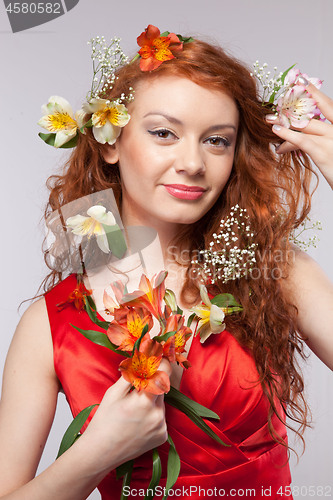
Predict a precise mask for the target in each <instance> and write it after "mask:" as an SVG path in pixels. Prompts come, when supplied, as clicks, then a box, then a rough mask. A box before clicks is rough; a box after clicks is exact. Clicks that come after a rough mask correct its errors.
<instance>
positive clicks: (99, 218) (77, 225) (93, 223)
mask: <svg viewBox="0 0 333 500" xmlns="http://www.w3.org/2000/svg"><path fill="white" fill-rule="evenodd" d="M87 215H88V216H89V217H85V216H84V215H74V216H73V217H69V218H68V219H67V220H66V225H67V227H68V228H69V229H71V230H72V233H74V234H77V235H79V236H88V238H91V236H93V235H95V236H96V241H97V245H98V246H99V248H100V249H101V250H102V252H104V253H110V248H109V243H108V239H107V236H106V233H105V230H104V227H103V225H105V226H114V225H115V224H116V219H115V218H114V215H113V213H112V212H107V211H106V208H105V207H103V206H102V205H94V206H93V207H90V208H89V210H87Z"/></svg>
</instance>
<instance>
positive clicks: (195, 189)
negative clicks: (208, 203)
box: [164, 184, 206, 200]
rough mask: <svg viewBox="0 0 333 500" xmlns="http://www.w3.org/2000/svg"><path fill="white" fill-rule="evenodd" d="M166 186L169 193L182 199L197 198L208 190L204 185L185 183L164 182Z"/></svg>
mask: <svg viewBox="0 0 333 500" xmlns="http://www.w3.org/2000/svg"><path fill="white" fill-rule="evenodd" d="M164 187H165V189H166V190H167V191H168V193H169V194H171V195H172V196H174V197H175V198H180V199H182V200H197V199H198V198H200V197H201V196H202V195H203V194H204V192H205V191H206V189H205V188H203V187H200V186H186V185H185V184H164Z"/></svg>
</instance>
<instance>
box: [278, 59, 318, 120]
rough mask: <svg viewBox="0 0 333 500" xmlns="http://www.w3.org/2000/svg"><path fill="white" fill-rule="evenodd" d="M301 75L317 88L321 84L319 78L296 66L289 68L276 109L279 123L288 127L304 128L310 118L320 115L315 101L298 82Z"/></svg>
mask: <svg viewBox="0 0 333 500" xmlns="http://www.w3.org/2000/svg"><path fill="white" fill-rule="evenodd" d="M300 77H303V78H305V79H306V80H308V81H309V82H310V83H312V84H313V85H314V86H315V87H317V89H319V88H320V87H321V85H322V83H323V82H322V81H321V80H319V78H310V77H309V76H308V75H307V74H306V73H301V71H300V70H299V69H298V68H291V69H290V70H289V72H288V73H287V75H286V77H285V79H284V87H285V89H286V90H285V92H284V94H283V95H282V96H281V97H280V99H279V100H278V103H277V107H276V110H277V112H278V116H279V118H280V121H281V124H282V125H283V126H284V127H286V128H290V126H293V127H297V128H304V127H306V126H307V124H308V123H309V121H310V120H311V118H313V117H315V116H320V114H321V112H320V109H319V108H318V107H317V102H316V101H315V100H314V99H313V98H312V97H311V95H310V94H309V93H308V92H307V90H306V87H305V86H304V85H302V84H301V83H300V82H299V78H300Z"/></svg>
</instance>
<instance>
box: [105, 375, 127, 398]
mask: <svg viewBox="0 0 333 500" xmlns="http://www.w3.org/2000/svg"><path fill="white" fill-rule="evenodd" d="M131 387H132V384H130V382H127V380H125V379H124V377H122V376H120V378H119V379H118V380H117V382H115V383H114V384H113V385H112V386H111V387H109V389H108V391H109V392H110V393H111V394H112V396H113V397H114V399H115V400H116V399H121V398H123V397H124V396H126V395H127V394H128V393H129V391H130V389H131Z"/></svg>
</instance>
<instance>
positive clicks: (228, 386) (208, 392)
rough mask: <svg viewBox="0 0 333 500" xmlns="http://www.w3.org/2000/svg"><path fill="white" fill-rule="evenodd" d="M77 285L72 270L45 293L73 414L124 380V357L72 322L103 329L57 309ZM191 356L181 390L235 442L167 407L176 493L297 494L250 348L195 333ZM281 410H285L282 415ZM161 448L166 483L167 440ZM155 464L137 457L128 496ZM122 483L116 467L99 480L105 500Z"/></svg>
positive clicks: (227, 337) (224, 336)
mask: <svg viewBox="0 0 333 500" xmlns="http://www.w3.org/2000/svg"><path fill="white" fill-rule="evenodd" d="M75 287H76V276H75V275H71V276H69V277H68V278H67V279H65V280H64V281H62V282H61V283H59V284H58V285H57V286H56V287H55V288H53V289H52V290H51V291H49V292H48V293H47V294H46V295H45V300H46V305H47V310H48V315H49V321H50V325H51V332H52V338H53V347H54V365H55V370H56V373H57V376H58V378H59V380H60V382H61V385H62V388H63V390H64V393H65V395H66V398H67V401H68V403H69V405H70V408H71V411H72V414H73V416H76V415H77V414H78V413H79V412H80V411H81V410H82V409H83V408H85V407H87V406H89V405H92V404H94V403H98V402H100V401H101V399H102V397H103V395H104V393H105V391H106V390H107V388H108V387H109V386H110V385H112V384H113V383H114V382H115V381H116V380H117V379H118V378H119V371H118V366H119V363H120V362H121V361H122V360H123V359H124V358H123V357H122V356H121V355H118V354H116V353H114V352H113V351H110V350H109V349H107V348H105V347H102V346H98V345H96V344H94V343H93V342H91V341H90V340H88V339H86V338H85V337H84V336H83V335H82V334H81V333H79V332H78V331H77V330H75V329H74V328H73V327H72V326H71V325H70V324H72V325H75V326H78V327H80V328H82V329H87V330H89V329H99V328H98V327H97V326H96V325H94V324H93V323H92V321H91V320H90V318H89V316H88V314H87V313H86V311H77V310H76V309H75V307H74V306H73V304H70V305H69V306H68V307H66V308H64V309H63V310H61V311H60V310H59V309H58V308H57V304H58V303H60V302H62V301H64V300H66V299H67V297H68V295H69V294H70V293H71V292H72V290H74V288H75ZM101 331H102V330H101ZM188 359H189V360H190V361H191V364H192V367H191V368H189V369H188V370H185V371H184V373H183V377H182V380H181V386H180V390H181V391H182V392H183V393H184V394H186V395H187V396H189V397H190V398H192V399H194V400H195V401H197V402H198V403H200V404H202V405H204V406H206V407H208V408H210V409H211V410H213V411H215V412H216V413H217V414H218V415H219V416H220V421H212V422H208V421H207V423H209V425H210V426H211V427H212V428H213V430H214V431H215V432H216V434H218V435H219V436H220V437H221V439H222V440H223V441H224V442H226V443H228V444H230V445H231V446H230V447H225V446H222V445H220V444H218V443H217V442H216V441H214V440H213V439H211V438H210V437H209V436H207V435H206V434H205V433H204V432H203V431H202V430H200V429H199V428H198V427H197V426H196V425H195V424H193V423H192V421H191V420H190V419H189V418H188V417H187V416H185V415H184V414H183V413H181V412H180V411H179V410H177V409H175V408H173V407H170V406H169V405H166V415H167V417H166V418H167V422H168V430H169V434H170V435H171V437H172V439H173V441H174V443H175V446H176V449H177V451H178V453H179V455H180V459H181V471H180V476H179V479H178V481H177V482H176V484H175V486H174V487H173V490H174V492H173V496H174V497H177V498H191V499H192V500H198V499H199V498H200V499H201V498H202V497H209V498H220V497H223V496H225V497H227V496H229V497H232V498H244V497H245V498H248V497H252V498H267V497H268V498H270V499H271V500H272V499H281V498H289V499H291V498H292V497H291V496H288V494H287V493H288V492H287V490H288V486H289V485H290V482H291V477H290V470H289V464H288V454H287V450H286V448H285V447H284V446H282V445H279V444H277V443H276V441H274V440H273V439H272V438H271V436H270V434H269V432H268V425H267V412H268V402H267V399H266V397H265V396H264V394H263V391H262V388H261V385H260V384H258V383H256V380H257V378H258V373H257V370H256V367H255V364H254V360H253V358H252V356H251V354H250V352H249V351H248V350H246V349H244V348H243V347H241V346H240V344H239V343H238V342H237V341H236V340H235V338H234V337H233V336H232V335H231V334H230V333H229V332H227V331H224V332H222V333H221V334H218V335H212V336H211V337H210V338H209V339H208V340H207V341H206V342H205V343H204V344H201V343H200V341H199V337H195V338H194V339H193V341H192V345H191V347H190V351H189V354H188ZM283 415H284V413H283V411H282V409H281V417H282V419H283V418H284V416H283ZM273 423H274V427H275V430H276V431H277V432H278V433H279V435H281V436H282V437H283V438H284V440H285V442H286V443H287V433H286V428H285V425H284V424H283V423H282V422H281V421H280V420H279V419H278V418H277V417H276V416H274V418H273ZM159 450H160V456H161V460H162V470H163V473H162V480H161V485H162V486H164V485H165V476H164V475H165V471H166V460H167V452H168V445H167V444H164V445H163V446H162V447H160V449H159ZM151 464H152V458H151V452H148V453H146V454H145V455H143V456H142V457H140V458H138V459H136V460H135V462H134V470H133V474H132V481H131V489H132V493H131V495H129V496H127V497H128V498H138V497H140V496H141V497H143V496H144V495H143V492H142V490H143V489H144V488H147V486H148V484H149V481H150V478H151ZM163 478H164V481H163ZM121 486H122V482H121V480H116V477H115V472H114V471H112V472H110V473H109V474H108V475H107V476H106V477H105V479H104V480H103V481H102V482H101V484H100V485H99V490H100V493H101V495H102V498H103V500H111V499H112V500H114V499H115V500H118V499H119V498H120V492H121ZM161 489H162V488H161ZM161 493H162V492H161ZM284 493H285V494H284ZM162 497H163V495H161V496H156V497H155V498H162ZM170 498H171V494H170Z"/></svg>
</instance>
